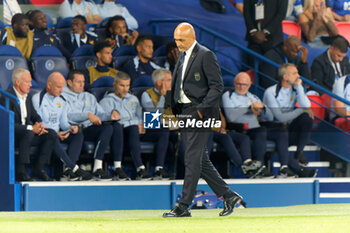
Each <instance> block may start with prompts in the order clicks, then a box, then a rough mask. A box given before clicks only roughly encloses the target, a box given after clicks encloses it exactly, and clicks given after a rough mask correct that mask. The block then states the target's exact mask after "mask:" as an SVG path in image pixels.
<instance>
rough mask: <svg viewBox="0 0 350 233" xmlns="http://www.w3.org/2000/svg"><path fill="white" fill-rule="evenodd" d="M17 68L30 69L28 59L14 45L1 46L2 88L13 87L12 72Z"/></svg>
mask: <svg viewBox="0 0 350 233" xmlns="http://www.w3.org/2000/svg"><path fill="white" fill-rule="evenodd" d="M17 68H23V69H27V70H28V64H27V60H26V59H25V58H24V57H23V56H22V54H21V52H20V51H19V50H18V49H17V48H16V47H13V46H10V45H2V46H0V77H1V78H0V88H1V89H4V90H7V89H9V88H10V87H12V79H11V76H12V72H13V71H14V70H16V69H17Z"/></svg>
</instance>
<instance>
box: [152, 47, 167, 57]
mask: <svg viewBox="0 0 350 233" xmlns="http://www.w3.org/2000/svg"><path fill="white" fill-rule="evenodd" d="M163 56H166V45H162V46H160V47H159V48H157V49H156V50H155V51H154V53H153V57H163Z"/></svg>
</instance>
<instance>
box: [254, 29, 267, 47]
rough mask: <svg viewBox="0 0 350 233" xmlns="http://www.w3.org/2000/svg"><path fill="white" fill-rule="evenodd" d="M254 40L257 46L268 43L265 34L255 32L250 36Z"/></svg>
mask: <svg viewBox="0 0 350 233" xmlns="http://www.w3.org/2000/svg"><path fill="white" fill-rule="evenodd" d="M250 35H251V36H252V38H253V41H254V42H255V43H257V44H262V43H264V42H265V41H267V39H266V36H265V33H264V32H261V31H260V32H253V33H251V34H250Z"/></svg>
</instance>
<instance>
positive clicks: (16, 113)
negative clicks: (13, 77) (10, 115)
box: [8, 87, 22, 119]
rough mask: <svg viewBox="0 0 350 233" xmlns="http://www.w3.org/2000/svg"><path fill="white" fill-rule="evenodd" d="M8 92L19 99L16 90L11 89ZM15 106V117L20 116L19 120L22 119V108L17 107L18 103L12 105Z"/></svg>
mask: <svg viewBox="0 0 350 233" xmlns="http://www.w3.org/2000/svg"><path fill="white" fill-rule="evenodd" d="M8 92H9V93H10V94H12V95H14V96H16V97H17V95H16V92H15V90H14V89H13V87H12V88H11V89H9V90H8ZM12 105H13V110H12V111H13V112H14V113H15V115H18V116H19V119H22V115H21V108H20V106H19V105H17V104H16V103H12Z"/></svg>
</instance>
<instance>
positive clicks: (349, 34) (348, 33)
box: [334, 21, 350, 42]
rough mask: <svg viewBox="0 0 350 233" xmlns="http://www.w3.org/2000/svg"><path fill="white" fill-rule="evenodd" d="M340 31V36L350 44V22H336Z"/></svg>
mask: <svg viewBox="0 0 350 233" xmlns="http://www.w3.org/2000/svg"><path fill="white" fill-rule="evenodd" d="M334 24H335V26H336V27H337V29H338V33H339V35H341V36H343V37H344V38H345V39H346V40H347V41H349V42H350V23H349V22H337V21H336V22H334Z"/></svg>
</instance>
